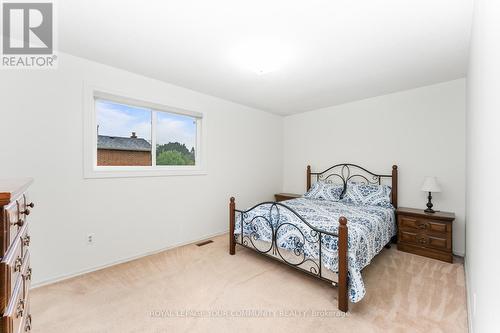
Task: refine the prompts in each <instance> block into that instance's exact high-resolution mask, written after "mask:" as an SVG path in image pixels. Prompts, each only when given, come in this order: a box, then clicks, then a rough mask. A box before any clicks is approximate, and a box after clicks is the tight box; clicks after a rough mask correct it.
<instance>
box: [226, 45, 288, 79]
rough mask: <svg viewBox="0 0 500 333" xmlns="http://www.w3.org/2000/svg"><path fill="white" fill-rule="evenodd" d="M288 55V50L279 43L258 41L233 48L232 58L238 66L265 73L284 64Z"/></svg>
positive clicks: (260, 73) (273, 70) (257, 72)
mask: <svg viewBox="0 0 500 333" xmlns="http://www.w3.org/2000/svg"><path fill="white" fill-rule="evenodd" d="M290 55H291V52H290V50H289V49H288V48H287V47H284V46H283V45H279V43H271V42H263V41H258V42H253V43H247V44H245V45H241V46H240V47H238V48H237V49H235V51H234V54H233V60H234V61H235V62H236V65H237V66H238V67H240V68H244V69H245V70H250V71H252V72H254V73H256V74H258V75H265V74H268V73H271V72H275V71H277V70H279V69H281V68H283V67H284V66H286V65H287V64H288V63H289V62H290Z"/></svg>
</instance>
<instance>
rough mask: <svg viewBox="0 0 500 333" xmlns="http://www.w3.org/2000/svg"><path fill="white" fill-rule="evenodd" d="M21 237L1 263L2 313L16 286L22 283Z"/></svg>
mask: <svg viewBox="0 0 500 333" xmlns="http://www.w3.org/2000/svg"><path fill="white" fill-rule="evenodd" d="M21 243H22V242H21V237H16V238H15V239H14V242H13V243H12V244H11V246H10V247H9V249H8V250H7V253H6V254H5V256H4V257H3V259H2V261H0V311H4V309H5V307H6V306H7V305H8V304H9V301H10V298H11V296H12V295H13V292H14V288H15V284H16V282H17V281H18V280H20V281H22V278H21V270H22V267H23V250H22V246H21Z"/></svg>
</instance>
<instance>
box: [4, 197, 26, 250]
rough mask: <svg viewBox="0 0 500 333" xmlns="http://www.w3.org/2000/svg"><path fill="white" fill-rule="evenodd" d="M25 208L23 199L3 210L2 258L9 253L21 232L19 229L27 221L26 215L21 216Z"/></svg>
mask: <svg viewBox="0 0 500 333" xmlns="http://www.w3.org/2000/svg"><path fill="white" fill-rule="evenodd" d="M23 206H24V198H23V197H21V200H16V201H14V202H12V203H11V204H10V205H8V206H5V207H4V209H3V216H2V231H3V236H4V237H3V242H2V245H1V246H2V249H1V250H2V251H1V252H2V253H1V254H2V256H3V254H5V252H7V250H8V248H9V246H10V244H11V243H12V242H13V241H14V238H15V237H16V235H17V233H18V232H19V228H20V227H21V226H23V225H24V222H25V221H26V215H25V214H21V212H22V210H21V209H22V208H23Z"/></svg>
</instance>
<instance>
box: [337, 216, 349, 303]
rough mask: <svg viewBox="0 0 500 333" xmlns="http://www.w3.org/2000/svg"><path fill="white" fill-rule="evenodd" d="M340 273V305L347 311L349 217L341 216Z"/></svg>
mask: <svg viewBox="0 0 500 333" xmlns="http://www.w3.org/2000/svg"><path fill="white" fill-rule="evenodd" d="M339 223H340V224H339V243H338V256H339V274H338V278H339V281H338V294H339V296H338V307H339V310H340V311H342V312H347V310H348V308H349V305H348V297H347V293H348V292H347V239H348V238H347V219H346V218H345V217H343V216H342V217H341V218H340V219H339Z"/></svg>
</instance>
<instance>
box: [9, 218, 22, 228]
mask: <svg viewBox="0 0 500 333" xmlns="http://www.w3.org/2000/svg"><path fill="white" fill-rule="evenodd" d="M11 224H12V225H17V226H19V227H22V226H23V225H24V220H21V219H19V220H17V222H14V223H11Z"/></svg>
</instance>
